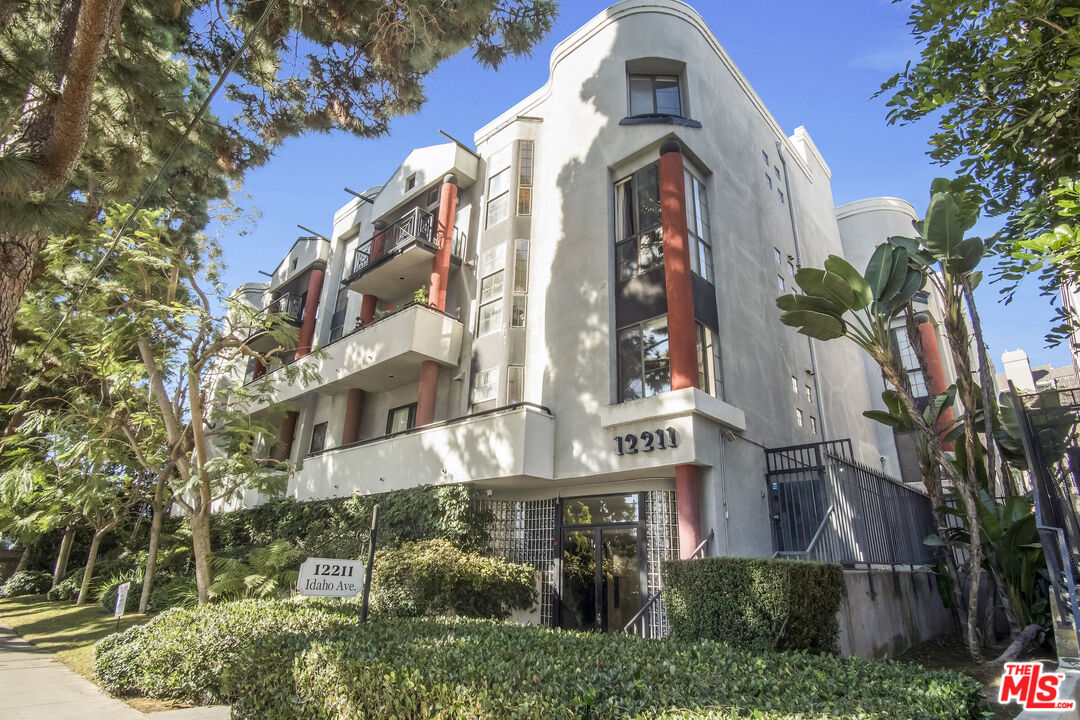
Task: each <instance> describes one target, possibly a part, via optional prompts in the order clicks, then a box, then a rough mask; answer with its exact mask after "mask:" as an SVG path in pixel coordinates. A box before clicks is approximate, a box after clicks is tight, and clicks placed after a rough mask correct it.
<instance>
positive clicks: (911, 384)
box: [892, 328, 930, 400]
mask: <svg viewBox="0 0 1080 720" xmlns="http://www.w3.org/2000/svg"><path fill="white" fill-rule="evenodd" d="M892 338H893V345H894V347H895V349H896V352H897V354H898V355H899V356H900V362H901V364H902V365H903V366H904V370H905V372H906V373H907V383H908V388H909V389H910V390H911V396H912V397H913V398H915V399H916V400H920V399H922V398H927V397H929V396H930V391H929V389H927V385H926V377H925V376H924V375H923V371H922V367H920V365H919V357H918V356H917V355H916V354H915V348H913V347H912V346H911V341H910V340H909V339H908V334H907V329H906V328H897V329H895V330H893V331H892Z"/></svg>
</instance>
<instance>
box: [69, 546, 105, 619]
mask: <svg viewBox="0 0 1080 720" xmlns="http://www.w3.org/2000/svg"><path fill="white" fill-rule="evenodd" d="M107 532H109V531H108V530H98V531H96V532H95V533H94V539H93V540H91V541H90V554H89V555H87V556H86V569H85V570H83V577H82V587H80V588H79V599H78V600H76V601H75V604H76V605H85V604H86V601H87V600H89V599H90V598H89V595H90V579H91V578H92V577H94V563H95V562H97V553H98V548H99V547H100V546H101V538H103V537H105V534H106V533H107Z"/></svg>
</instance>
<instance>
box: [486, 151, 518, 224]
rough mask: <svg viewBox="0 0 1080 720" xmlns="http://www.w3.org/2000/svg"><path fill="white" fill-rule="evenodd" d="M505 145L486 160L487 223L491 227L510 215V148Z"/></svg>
mask: <svg viewBox="0 0 1080 720" xmlns="http://www.w3.org/2000/svg"><path fill="white" fill-rule="evenodd" d="M511 147H512V146H511V145H507V146H506V147H504V148H503V149H502V150H500V151H498V152H497V153H495V154H494V155H492V156H491V159H490V160H489V161H488V170H489V172H488V192H487V197H488V201H487V223H486V224H485V225H484V227H491V226H492V225H497V224H498V223H501V222H502V221H503V220H505V219H506V218H508V217H510V152H511V151H510V148H511Z"/></svg>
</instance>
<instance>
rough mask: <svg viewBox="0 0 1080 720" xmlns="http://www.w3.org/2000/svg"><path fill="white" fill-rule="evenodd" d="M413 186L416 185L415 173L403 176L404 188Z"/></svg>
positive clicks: (407, 188)
mask: <svg viewBox="0 0 1080 720" xmlns="http://www.w3.org/2000/svg"><path fill="white" fill-rule="evenodd" d="M414 187H416V173H413V174H412V175H410V176H409V177H407V178H405V189H406V190H412V189H413V188H414Z"/></svg>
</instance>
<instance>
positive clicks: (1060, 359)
mask: <svg viewBox="0 0 1080 720" xmlns="http://www.w3.org/2000/svg"><path fill="white" fill-rule="evenodd" d="M609 4H610V3H607V2H601V1H594V0H576V1H575V0H563V2H562V3H561V8H560V16H559V19H558V22H557V24H556V26H555V28H554V30H553V31H552V33H551V35H550V36H549V38H548V39H547V40H546V41H545V42H544V43H543V44H542V45H540V46H539V47H538V48H537V49H536V51H535V52H534V54H533V56H532V57H531V58H525V59H521V60H514V61H510V62H507V63H505V64H504V65H503V66H502V67H501V68H500V69H499V70H498V71H492V70H487V69H484V68H482V67H480V66H479V65H478V64H477V63H476V62H474V61H473V60H472V58H471V56H470V55H469V54H468V51H466V53H463V54H461V55H458V56H457V57H454V58H452V59H451V60H449V61H447V62H446V63H444V64H443V65H442V66H441V67H440V68H439V69H438V70H437V71H436V72H435V73H434V74H432V75H431V76H430V77H429V79H428V81H427V96H428V102H427V104H426V106H425V108H424V110H423V112H422V113H420V114H419V115H415V116H411V117H406V118H400V119H398V120H396V121H395V122H394V123H393V125H392V127H391V134H390V136H389V137H385V138H382V139H380V140H361V139H357V138H352V137H349V136H346V135H343V134H339V133H335V134H319V135H309V136H305V137H302V138H295V139H292V140H290V141H288V142H287V143H285V145H284V146H282V147H281V148H279V149H278V151H277V152H276V155H275V157H274V158H273V159H272V160H271V161H270V162H269V163H268V164H267V165H265V166H264V167H262V168H259V169H257V170H255V171H253V172H251V173H249V175H248V178H247V180H246V183H245V191H246V192H248V193H250V194H251V196H252V197H253V200H254V203H255V204H256V205H257V206H258V208H259V210H260V211H261V213H262V214H261V218H260V219H259V221H258V223H257V226H256V228H255V230H254V232H252V233H250V234H248V235H246V236H242V237H240V236H237V235H236V233H234V232H230V231H229V230H228V229H226V230H224V235H223V238H222V244H223V246H224V250H225V261H226V263H227V264H228V266H229V267H228V270H227V271H226V274H225V277H224V279H225V282H226V284H227V286H228V287H229V288H232V287H235V286H236V285H238V284H239V283H242V282H247V281H253V280H260V279H262V276H260V275H259V274H258V271H259V270H272V269H273V266H274V265H275V264H276V263H277V261H278V260H279V259H280V258H281V257H282V256H283V255H284V253H285V252H286V251H287V250H288V249H289V247H290V246H291V245H292V242H293V241H294V240H295V239H296V236H297V235H298V234H302V233H301V231H299V230H298V229H297V228H296V224H297V223H300V224H302V225H306V226H307V227H310V228H312V229H314V230H316V231H318V232H320V233H323V234H325V235H329V234H330V230H331V222H332V217H333V213H334V211H335V210H337V209H338V208H339V207H341V206H342V205H343V204H345V203H346V202H347V201H348V200H349V199H350V196H348V195H347V194H345V193H344V192H343V191H342V188H343V187H345V186H348V187H350V188H353V189H355V190H361V189H362V188H365V187H369V186H371V185H376V184H380V183H382V182H383V181H385V180H386V178H387V177H389V175H390V174H391V173H392V172H393V170H394V169H395V168H396V167H397V166H398V165H399V164H400V163H401V161H402V160H404V158H405V156H406V155H407V154H408V152H409V150H410V149H412V148H414V147H422V146H425V145H432V144H436V143H439V142H444V141H445V139H444V138H443V137H442V136H441V135H439V134H438V131H439V130H440V129H441V130H445V131H446V132H448V133H450V134H451V135H453V136H454V137H456V138H458V139H460V140H462V141H464V142H466V143H471V142H472V136H473V133H474V132H475V131H476V130H477V129H478V128H480V127H481V126H483V125H484V124H485V123H486V122H488V121H489V120H491V119H492V118H494V117H495V116H496V115H498V114H499V113H500V112H502V111H503V110H505V109H506V108H508V107H510V106H511V105H513V104H514V103H515V102H517V101H518V100H520V99H521V98H523V97H525V96H526V95H528V94H529V93H530V92H532V91H533V90H535V89H536V88H538V87H540V86H541V85H542V84H543V83H544V82H545V81H546V79H547V72H548V58H549V56H550V54H551V50H552V48H553V47H554V46H555V44H556V43H558V42H559V41H560V40H562V39H564V38H565V37H566V36H567V35H569V34H570V33H572V32H573V31H574V30H575V29H577V28H578V27H580V26H581V25H582V24H584V23H585V22H587V21H588V20H589V19H590V18H591V17H593V16H594V15H595V14H597V13H598V12H600V11H602V10H603V9H604V8H605V7H606V6H607V5H609ZM691 4H692V5H694V6H695V8H696V9H697V10H698V12H699V13H701V15H702V16H703V17H704V18H705V20H706V22H707V23H708V24H709V26H710V27H711V28H712V30H713V32H714V33H715V34H716V36H717V38H719V40H720V43H721V44H722V45H723V46H724V47H725V48H726V50H727V51H728V53H729V54H730V55H731V57H732V58H733V59H734V60H735V62H736V64H737V65H738V66H739V68H740V69H741V70H742V72H743V74H744V75H745V76H746V77H747V79H748V80H749V81H750V83H751V85H753V87H754V89H755V90H756V91H757V93H758V94H759V95H760V96H761V98H762V100H763V101H764V102H765V105H766V106H767V107H768V108H769V109H770V111H771V112H772V114H773V115H774V117H776V119H777V121H778V122H779V124H780V126H781V127H782V128H783V129H784V130H785V131H786V132H788V133H791V132H792V131H793V130H794V129H795V128H796V127H798V126H799V125H804V126H805V127H806V128H807V130H808V131H809V133H810V135H811V137H812V138H813V139H814V142H815V143H816V144H817V146H818V148H819V149H820V150H821V153H822V155H823V156H824V158H825V161H826V162H827V163H828V164H829V166H830V168H831V170H832V189H833V196H834V199H835V201H836V204H837V205H841V204H843V203H847V202H851V201H853V200H858V199H861V198H865V197H873V196H878V195H891V196H896V197H901V198H904V199H906V200H908V201H910V202H911V203H912V204H913V205H914V206H915V209H916V210H917V211H918V212H919V213H920V214H922V212H923V211H924V210H925V208H926V204H927V202H928V200H929V187H930V181H931V180H932V179H933V178H934V177H935V176H937V175H941V174H943V172H942V170H941V169H940V168H938V167H936V166H934V165H933V164H931V163H930V162H929V161H928V159H927V158H926V155H925V151H926V147H927V144H926V141H927V138H928V137H929V135H930V133H931V132H932V131H933V129H934V128H933V125H932V124H930V123H924V124H921V125H915V126H908V127H896V126H889V125H887V124H886V122H885V112H886V109H885V99H884V98H879V99H876V100H874V99H871V96H872V95H873V94H874V92H876V91H877V89H878V88H879V86H880V85H881V83H882V82H883V81H884V80H885V79H887V78H888V77H889V76H890V75H891V74H892V73H894V72H896V71H898V70H900V69H902V68H903V66H904V63H905V62H907V60H908V59H913V58H914V57H915V45H914V42H913V41H912V39H911V37H910V35H909V33H908V28H907V26H906V25H905V22H906V19H907V10H908V5H907V3H893V2H891V0H829V1H828V2H805V1H799V0H759V1H758V2H753V3H746V2H730V1H728V0H697V1H696V2H694V3H691ZM995 228H996V223H995V222H994V221H993V220H984V221H981V222H980V224H979V225H977V226H976V228H975V230H976V232H978V233H979V234H982V235H984V236H985V235H988V234H991V233H992V232H993V231H994V229H995ZM977 298H978V301H979V307H980V313H981V315H982V318H983V324H984V332H985V334H986V338H987V342H988V343H989V345H990V351H991V357H992V358H993V359H994V361H995V363H998V364H1000V357H1001V353H1002V352H1003V351H1004V350H1012V349H1016V348H1018V347H1022V348H1023V349H1025V350H1026V351H1027V352H1028V354H1029V355H1030V356H1031V364H1032V365H1033V366H1035V365H1042V364H1046V363H1053V364H1054V365H1063V364H1067V363H1068V362H1069V355H1068V351H1067V350H1065V349H1062V348H1057V349H1054V350H1048V349H1045V348H1044V347H1043V344H1044V343H1043V340H1042V338H1043V335H1044V333H1045V332H1046V329H1047V327H1048V326H1049V323H1048V318H1049V317H1050V309H1049V304H1048V302H1049V301H1048V300H1047V299H1046V298H1042V297H1039V296H1038V295H1037V293H1036V290H1035V287H1034V284H1033V283H1029V287H1026V288H1024V289H1023V292H1022V294H1021V296H1019V297H1018V298H1017V299H1016V300H1015V301H1014V302H1013V303H1012V304H1011V305H1009V306H1005V305H1003V304H1001V303H1000V302H999V296H998V291H997V288H996V287H995V286H992V285H990V284H989V283H987V284H985V285H984V287H982V288H980V289H979V291H978V292H977Z"/></svg>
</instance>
